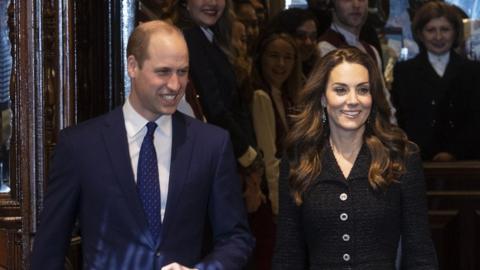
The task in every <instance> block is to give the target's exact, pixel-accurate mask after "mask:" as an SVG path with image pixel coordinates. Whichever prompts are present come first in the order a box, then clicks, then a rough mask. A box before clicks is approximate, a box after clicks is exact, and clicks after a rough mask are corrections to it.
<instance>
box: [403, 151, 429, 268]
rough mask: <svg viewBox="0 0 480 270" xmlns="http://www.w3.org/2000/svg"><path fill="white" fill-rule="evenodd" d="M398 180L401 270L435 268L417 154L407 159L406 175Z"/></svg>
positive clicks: (421, 170) (419, 160) (420, 167)
mask: <svg viewBox="0 0 480 270" xmlns="http://www.w3.org/2000/svg"><path fill="white" fill-rule="evenodd" d="M400 181H401V182H400V185H401V202H402V221H401V222H402V224H401V234H402V262H401V265H402V269H438V264H437V256H436V253H435V248H434V245H433V242H432V239H431V237H430V227H429V224H428V209H427V200H426V187H425V178H424V176H423V167H422V161H421V159H420V156H419V155H418V154H413V155H412V156H410V157H409V159H408V160H407V172H406V173H405V175H404V176H403V177H402V178H401V180H400Z"/></svg>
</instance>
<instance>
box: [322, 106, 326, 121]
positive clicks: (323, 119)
mask: <svg viewBox="0 0 480 270" xmlns="http://www.w3.org/2000/svg"><path fill="white" fill-rule="evenodd" d="M322 123H323V124H324V125H325V124H326V123H327V108H325V107H323V114H322Z"/></svg>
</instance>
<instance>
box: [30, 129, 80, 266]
mask: <svg viewBox="0 0 480 270" xmlns="http://www.w3.org/2000/svg"><path fill="white" fill-rule="evenodd" d="M50 166H51V167H50V171H49V178H48V182H47V187H46V195H45V201H44V208H43V211H42V213H41V216H40V226H39V229H38V230H37V232H36V235H35V239H34V244H33V251H32V256H31V268H30V269H39V270H41V269H42V270H43V269H51V270H55V269H59V270H60V269H62V270H63V269H65V268H64V261H65V256H66V253H67V250H68V246H69V243H70V238H71V233H72V229H73V225H74V222H75V219H76V217H77V210H78V201H79V196H80V195H79V194H80V192H79V189H80V188H79V181H78V176H77V173H76V172H75V157H74V155H73V151H72V146H71V144H70V143H69V141H68V139H67V136H66V132H64V131H62V132H61V133H60V136H59V141H58V144H57V146H56V148H55V152H54V154H53V159H52V163H51V165H50Z"/></svg>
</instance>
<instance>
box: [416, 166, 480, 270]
mask: <svg viewBox="0 0 480 270" xmlns="http://www.w3.org/2000/svg"><path fill="white" fill-rule="evenodd" d="M424 165H425V175H426V178H427V179H426V180H427V198H428V207H429V220H430V226H431V232H432V238H433V240H434V242H435V246H436V249H437V255H438V259H439V264H440V269H452V270H457V269H462V270H477V269H480V256H479V254H480V163H478V162H451V163H433V162H431V163H425V164H424Z"/></svg>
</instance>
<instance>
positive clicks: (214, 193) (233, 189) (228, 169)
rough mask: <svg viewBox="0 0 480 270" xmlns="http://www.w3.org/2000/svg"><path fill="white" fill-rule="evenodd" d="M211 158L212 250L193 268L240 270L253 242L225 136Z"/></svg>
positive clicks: (203, 269) (209, 212)
mask: <svg viewBox="0 0 480 270" xmlns="http://www.w3.org/2000/svg"><path fill="white" fill-rule="evenodd" d="M220 146H221V147H220V152H219V153H218V154H217V155H215V156H216V157H217V160H216V162H215V166H214V169H213V170H214V174H213V182H212V187H211V190H210V200H209V205H208V215H209V219H210V224H211V226H212V232H213V238H214V247H213V250H212V252H211V253H210V254H208V255H207V256H206V257H205V258H204V259H203V261H202V262H200V263H199V264H197V265H196V266H195V267H196V268H198V269H200V270H207V269H208V270H210V269H212V270H220V269H228V270H236V269H238V270H240V269H243V267H244V266H245V265H246V264H247V262H248V259H249V257H250V254H251V252H252V250H253V247H254V245H255V241H254V239H253V237H252V235H251V233H250V229H249V227H248V222H247V215H246V211H245V206H244V203H243V199H242V196H241V194H242V192H241V188H240V180H239V179H238V175H237V170H236V165H235V160H234V155H233V151H232V146H231V143H230V140H229V139H228V135H227V134H226V133H225V136H223V137H222V140H221V141H220Z"/></svg>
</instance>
